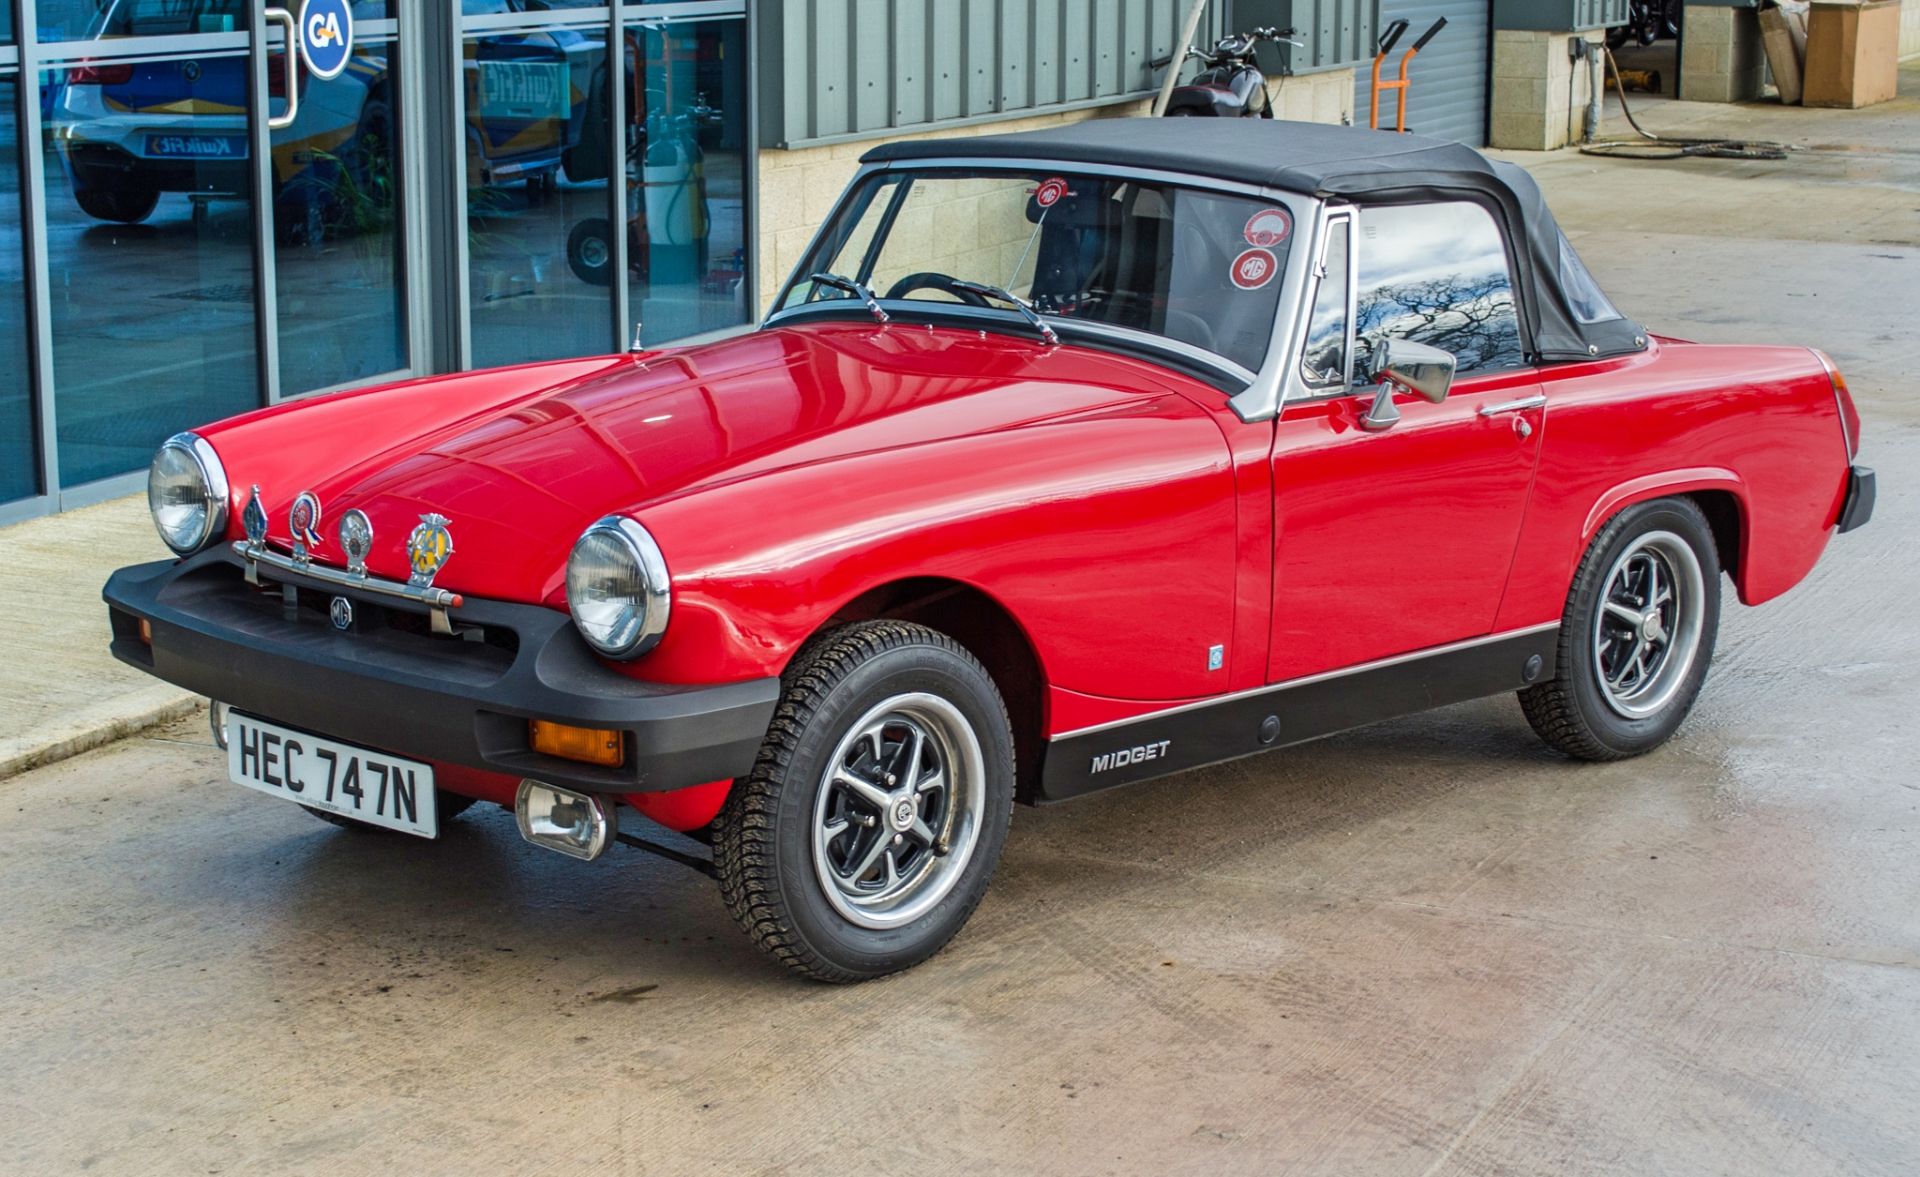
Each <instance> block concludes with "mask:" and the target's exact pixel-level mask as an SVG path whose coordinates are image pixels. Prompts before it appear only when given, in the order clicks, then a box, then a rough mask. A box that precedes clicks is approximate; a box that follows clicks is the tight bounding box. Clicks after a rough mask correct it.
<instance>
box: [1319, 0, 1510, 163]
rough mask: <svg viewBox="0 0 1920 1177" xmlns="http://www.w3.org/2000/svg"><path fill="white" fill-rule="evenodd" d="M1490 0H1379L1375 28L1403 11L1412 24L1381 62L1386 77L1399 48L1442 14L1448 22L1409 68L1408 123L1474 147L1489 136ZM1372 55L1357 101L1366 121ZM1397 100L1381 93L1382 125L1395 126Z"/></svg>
mask: <svg viewBox="0 0 1920 1177" xmlns="http://www.w3.org/2000/svg"><path fill="white" fill-rule="evenodd" d="M1491 7H1492V5H1491V4H1490V3H1489V2H1488V0H1470V2H1466V3H1463V2H1462V0H1380V20H1379V23H1378V24H1377V25H1375V26H1374V27H1375V28H1381V29H1384V28H1386V27H1387V25H1388V24H1390V23H1392V22H1393V21H1395V20H1398V19H1400V18H1402V17H1404V18H1405V19H1406V20H1407V21H1408V22H1409V23H1410V27H1409V28H1408V29H1407V31H1406V33H1405V34H1403V35H1402V36H1401V38H1400V43H1399V44H1398V45H1395V46H1394V48H1393V53H1392V54H1390V55H1389V56H1388V57H1387V60H1386V61H1385V62H1384V63H1382V65H1381V67H1380V73H1381V76H1382V77H1386V78H1391V77H1393V75H1394V71H1395V68H1396V66H1397V64H1398V62H1399V59H1400V54H1401V53H1403V52H1405V51H1406V49H1407V47H1408V46H1410V45H1412V44H1413V42H1414V41H1415V40H1416V39H1417V38H1418V37H1419V36H1420V34H1421V33H1424V32H1426V31H1427V26H1429V25H1431V24H1432V23H1433V22H1434V21H1435V20H1436V19H1438V18H1440V17H1443V16H1444V17H1446V18H1447V27H1446V28H1444V29H1441V30H1440V35H1439V36H1437V37H1435V38H1434V39H1433V40H1431V41H1429V42H1427V47H1426V48H1425V49H1422V50H1421V51H1420V54H1419V56H1417V57H1415V58H1414V59H1413V64H1412V66H1411V67H1409V69H1408V73H1410V74H1411V75H1412V76H1413V85H1412V87H1410V88H1409V91H1408V92H1409V93H1410V94H1411V95H1412V101H1411V102H1409V103H1408V104H1407V129H1408V130H1409V131H1418V132H1420V133H1421V134H1422V135H1433V136H1436V137H1438V138H1441V139H1457V140H1459V141H1460V142H1462V143H1468V144H1471V145H1473V146H1475V147H1481V146H1484V145H1485V144H1486V141H1487V78H1488V76H1489V74H1490V67H1491V64H1492V63H1491V61H1490V59H1489V55H1490V54H1491V52H1492V49H1491V43H1492V34H1491V32H1490V31H1489V23H1488V10H1489V9H1490V8H1491ZM1372 64H1373V63H1372V62H1371V61H1367V62H1363V63H1362V64H1361V67H1360V70H1359V80H1360V88H1359V94H1358V97H1357V98H1356V100H1355V102H1354V107H1353V109H1354V120H1353V121H1354V122H1356V123H1358V124H1360V125H1361V126H1363V127H1364V126H1366V125H1367V100H1368V95H1369V94H1370V93H1371V90H1372V79H1373V72H1372V69H1371V66H1372ZM1393 112H1394V100H1393V95H1392V94H1391V93H1387V94H1382V95H1381V96H1380V125H1381V126H1382V127H1386V128H1388V129H1392V127H1393Z"/></svg>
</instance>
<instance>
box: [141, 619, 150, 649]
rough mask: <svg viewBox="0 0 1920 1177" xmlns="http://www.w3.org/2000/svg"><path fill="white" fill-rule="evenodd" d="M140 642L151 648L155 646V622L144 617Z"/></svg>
mask: <svg viewBox="0 0 1920 1177" xmlns="http://www.w3.org/2000/svg"><path fill="white" fill-rule="evenodd" d="M140 640H141V641H143V642H145V643H147V644H148V645H149V646H151V645H152V644H153V622H151V621H148V620H147V619H146V618H144V617H142V618H141V619H140Z"/></svg>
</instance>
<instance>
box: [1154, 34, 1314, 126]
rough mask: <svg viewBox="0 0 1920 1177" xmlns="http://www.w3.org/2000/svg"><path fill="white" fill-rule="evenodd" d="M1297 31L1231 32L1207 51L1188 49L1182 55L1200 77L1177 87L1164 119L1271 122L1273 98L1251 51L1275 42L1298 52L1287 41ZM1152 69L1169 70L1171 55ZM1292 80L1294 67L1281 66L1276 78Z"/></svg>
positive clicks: (1156, 63) (1159, 61) (1294, 45)
mask: <svg viewBox="0 0 1920 1177" xmlns="http://www.w3.org/2000/svg"><path fill="white" fill-rule="evenodd" d="M1299 31H1300V30H1299V29H1255V30H1253V31H1252V32H1250V33H1234V34H1232V35H1231V36H1226V37H1222V38H1220V39H1219V40H1218V41H1216V42H1214V45H1213V48H1212V49H1211V50H1203V49H1199V48H1195V47H1189V48H1188V49H1187V51H1186V52H1185V53H1183V54H1181V57H1180V60H1181V61H1182V62H1183V63H1184V62H1185V61H1186V59H1187V58H1189V57H1197V58H1199V59H1200V62H1201V67H1200V72H1199V74H1198V75H1196V76H1195V77H1194V79H1193V81H1191V82H1188V83H1187V84H1186V85H1184V86H1176V87H1175V88H1174V91H1173V96H1172V98H1170V99H1169V100H1168V101H1167V109H1166V115H1167V117H1169V118H1196V117H1198V118H1245V119H1251V118H1261V119H1270V118H1272V117H1273V95H1271V94H1269V93H1268V92H1267V75H1266V73H1265V72H1264V71H1263V70H1261V68H1260V65H1259V63H1258V62H1256V61H1255V60H1254V58H1253V47H1254V46H1255V45H1258V44H1259V43H1260V42H1262V41H1274V42H1277V43H1279V44H1283V45H1291V46H1293V47H1294V48H1296V49H1298V48H1300V47H1301V45H1300V42H1298V41H1295V40H1292V39H1291V38H1292V37H1293V36H1294V35H1295V34H1296V33H1298V32H1299ZM1149 64H1150V65H1151V66H1152V67H1153V68H1154V69H1160V68H1162V67H1165V66H1171V65H1173V58H1172V56H1171V55H1169V56H1167V57H1162V58H1158V59H1156V60H1154V61H1152V62H1150V63H1149ZM1291 76H1293V67H1292V66H1291V65H1290V64H1282V65H1281V67H1280V77H1281V78H1282V79H1285V78H1289V77H1291Z"/></svg>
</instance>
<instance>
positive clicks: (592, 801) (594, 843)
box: [513, 781, 615, 860]
mask: <svg viewBox="0 0 1920 1177" xmlns="http://www.w3.org/2000/svg"><path fill="white" fill-rule="evenodd" d="M513 816H514V820H515V821H517V822H518V823H519V825H520V836H521V837H523V838H525V839H526V840H527V841H529V842H532V843H533V844H534V845H535V846H544V847H546V848H547V849H549V850H558V851H559V852H560V853H562V854H565V855H566V856H568V857H569V858H584V859H588V860H592V859H595V858H598V857H600V856H601V855H602V854H604V853H606V849H607V847H608V846H611V845H612V844H613V836H614V831H615V826H614V821H615V819H614V811H613V810H612V809H611V808H610V807H608V806H606V805H604V804H602V803H601V801H600V798H598V797H595V796H592V795H590V794H587V793H576V792H574V791H573V790H571V789H562V788H560V787H559V786H557V785H549V784H545V783H543V782H541V781H521V782H520V792H519V793H518V794H517V795H516V796H515V797H514V799H513Z"/></svg>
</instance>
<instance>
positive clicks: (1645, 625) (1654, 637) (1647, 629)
mask: <svg viewBox="0 0 1920 1177" xmlns="http://www.w3.org/2000/svg"><path fill="white" fill-rule="evenodd" d="M1640 636H1641V637H1642V638H1645V639H1646V640H1647V641H1650V642H1657V641H1659V640H1660V639H1661V638H1662V637H1665V636H1666V634H1665V631H1663V630H1662V629H1661V628H1660V614H1659V613H1658V612H1651V611H1650V612H1648V614H1647V617H1646V620H1644V621H1642V622H1641V623H1640Z"/></svg>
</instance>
